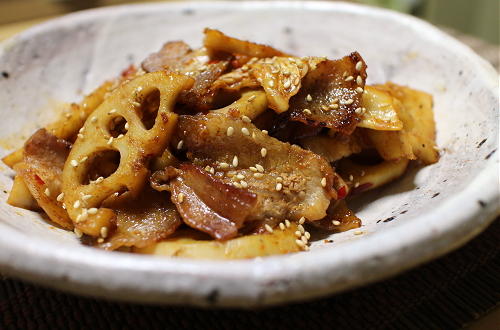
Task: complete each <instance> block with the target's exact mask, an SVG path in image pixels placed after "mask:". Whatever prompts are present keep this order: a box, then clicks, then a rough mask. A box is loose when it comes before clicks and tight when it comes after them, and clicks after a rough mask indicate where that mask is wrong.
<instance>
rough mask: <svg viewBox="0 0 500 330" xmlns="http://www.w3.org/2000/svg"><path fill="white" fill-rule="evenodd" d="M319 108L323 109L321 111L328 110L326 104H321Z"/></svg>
mask: <svg viewBox="0 0 500 330" xmlns="http://www.w3.org/2000/svg"><path fill="white" fill-rule="evenodd" d="M321 110H323V111H328V110H329V108H328V106H327V105H324V104H323V105H322V106H321Z"/></svg>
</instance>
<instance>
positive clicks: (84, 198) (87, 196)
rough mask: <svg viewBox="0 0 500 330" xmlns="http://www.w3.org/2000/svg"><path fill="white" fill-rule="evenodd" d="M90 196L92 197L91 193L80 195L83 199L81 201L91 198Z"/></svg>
mask: <svg viewBox="0 0 500 330" xmlns="http://www.w3.org/2000/svg"><path fill="white" fill-rule="evenodd" d="M91 198H92V195H83V196H82V200H83V201H86V200H89V199H91Z"/></svg>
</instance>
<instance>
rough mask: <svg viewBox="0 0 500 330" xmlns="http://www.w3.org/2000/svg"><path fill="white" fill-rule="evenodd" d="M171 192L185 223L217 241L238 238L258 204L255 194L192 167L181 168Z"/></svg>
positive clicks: (186, 165)
mask: <svg viewBox="0 0 500 330" xmlns="http://www.w3.org/2000/svg"><path fill="white" fill-rule="evenodd" d="M170 189H171V193H172V201H173V202H174V203H175V204H176V206H177V209H178V210H179V212H180V214H181V216H182V218H183V219H184V222H185V223H186V224H187V225H189V226H190V227H193V228H195V229H198V230H200V231H203V232H205V233H207V234H209V235H211V236H212V237H214V238H215V239H218V240H226V239H229V238H233V237H235V236H236V235H237V234H238V229H239V228H240V227H241V226H242V225H243V222H244V221H245V219H246V218H247V217H248V215H249V214H250V212H252V210H253V209H254V207H255V204H256V202H257V197H256V195H255V194H254V193H252V192H250V191H248V190H247V189H241V188H237V187H235V186H233V185H231V184H228V183H225V182H224V181H223V180H221V178H220V177H216V176H215V175H212V174H210V173H209V172H207V171H205V170H203V169H202V168H200V167H198V166H195V165H192V164H182V165H181V166H180V170H179V175H178V176H177V177H176V178H175V179H174V180H172V181H171V182H170Z"/></svg>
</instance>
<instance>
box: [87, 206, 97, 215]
mask: <svg viewBox="0 0 500 330" xmlns="http://www.w3.org/2000/svg"><path fill="white" fill-rule="evenodd" d="M87 213H88V214H97V208H95V207H91V208H90V209H88V211H87Z"/></svg>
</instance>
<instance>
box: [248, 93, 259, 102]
mask: <svg viewBox="0 0 500 330" xmlns="http://www.w3.org/2000/svg"><path fill="white" fill-rule="evenodd" d="M256 97H257V96H255V95H252V96H250V97H249V98H248V102H252V101H253V100H255V98H256Z"/></svg>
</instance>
